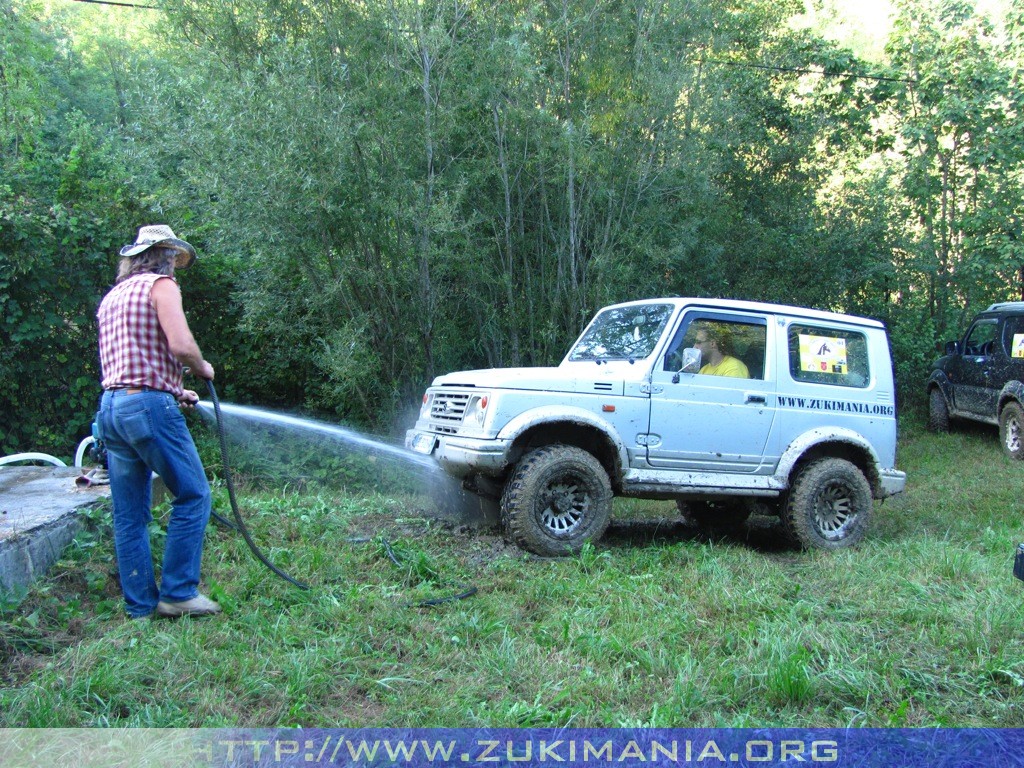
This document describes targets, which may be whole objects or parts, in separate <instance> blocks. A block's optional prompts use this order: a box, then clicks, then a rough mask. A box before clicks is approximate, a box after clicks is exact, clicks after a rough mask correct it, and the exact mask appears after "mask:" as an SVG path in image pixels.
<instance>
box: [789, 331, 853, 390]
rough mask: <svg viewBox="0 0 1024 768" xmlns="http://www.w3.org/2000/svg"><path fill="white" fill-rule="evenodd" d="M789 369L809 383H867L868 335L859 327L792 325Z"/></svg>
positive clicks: (838, 385) (791, 372) (792, 374)
mask: <svg viewBox="0 0 1024 768" xmlns="http://www.w3.org/2000/svg"><path fill="white" fill-rule="evenodd" d="M789 372H790V375H791V376H792V377H793V378H794V379H795V380H796V381H804V382H808V383H811V384H832V385H834V386H837V387H861V388H863V387H866V386H867V385H868V383H869V382H870V381H871V370H870V368H869V365H868V344H867V339H866V338H865V336H864V334H863V333H861V332H859V331H849V330H841V329H839V328H828V327H825V326H812V325H791V326H790V327H789Z"/></svg>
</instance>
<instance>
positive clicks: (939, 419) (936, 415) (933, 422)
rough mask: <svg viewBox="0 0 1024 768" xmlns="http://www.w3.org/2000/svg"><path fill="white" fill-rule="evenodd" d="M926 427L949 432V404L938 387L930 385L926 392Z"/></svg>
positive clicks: (935, 430)
mask: <svg viewBox="0 0 1024 768" xmlns="http://www.w3.org/2000/svg"><path fill="white" fill-rule="evenodd" d="M928 429H930V430H931V431H932V432H949V405H948V404H947V403H946V397H945V395H943V394H942V390H941V389H939V388H938V387H932V388H931V390H929V392H928Z"/></svg>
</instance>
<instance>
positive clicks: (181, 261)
mask: <svg viewBox="0 0 1024 768" xmlns="http://www.w3.org/2000/svg"><path fill="white" fill-rule="evenodd" d="M154 245H162V246H164V247H166V248H173V249H174V250H176V251H177V252H178V255H177V257H176V258H175V259H174V268H175V269H185V268H187V267H191V266H192V262H194V261H195V260H196V249H195V248H193V247H192V246H191V245H189V244H188V243H186V242H185V241H184V240H179V239H178V238H177V237H175V236H174V232H173V230H171V228H170V227H168V226H167V225H166V224H150V225H148V226H145V227H142V228H141V229H139V236H138V237H136V238H135V242H134V243H132V244H131V245H126V246H125V247H124V248H122V249H121V256H135V255H137V254H140V253H142V252H143V251H145V250H146V249H147V248H152V247H153V246H154Z"/></svg>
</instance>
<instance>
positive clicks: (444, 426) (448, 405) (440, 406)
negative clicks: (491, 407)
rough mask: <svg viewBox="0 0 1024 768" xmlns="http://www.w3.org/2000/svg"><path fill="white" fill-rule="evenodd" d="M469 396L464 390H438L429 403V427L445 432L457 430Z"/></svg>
mask: <svg viewBox="0 0 1024 768" xmlns="http://www.w3.org/2000/svg"><path fill="white" fill-rule="evenodd" d="M469 398H470V395H469V393H466V392H438V393H437V394H436V395H434V399H433V401H431V403H430V428H431V429H432V430H434V431H436V432H444V433H446V434H454V433H455V432H457V431H458V429H459V424H461V423H462V417H463V416H464V415H465V413H466V406H467V405H469Z"/></svg>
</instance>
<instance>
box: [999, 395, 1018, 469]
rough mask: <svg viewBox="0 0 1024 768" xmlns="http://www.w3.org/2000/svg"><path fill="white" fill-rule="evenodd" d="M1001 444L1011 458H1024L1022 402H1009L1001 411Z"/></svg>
mask: <svg viewBox="0 0 1024 768" xmlns="http://www.w3.org/2000/svg"><path fill="white" fill-rule="evenodd" d="M999 444H1000V445H1002V446H1003V453H1005V454H1006V455H1007V456H1009V457H1010V458H1011V459H1014V460H1016V461H1021V460H1024V408H1021V406H1020V403H1007V404H1006V405H1005V406H1004V407H1003V410H1002V411H1001V412H1000V413H999Z"/></svg>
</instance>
